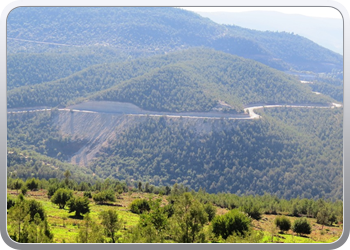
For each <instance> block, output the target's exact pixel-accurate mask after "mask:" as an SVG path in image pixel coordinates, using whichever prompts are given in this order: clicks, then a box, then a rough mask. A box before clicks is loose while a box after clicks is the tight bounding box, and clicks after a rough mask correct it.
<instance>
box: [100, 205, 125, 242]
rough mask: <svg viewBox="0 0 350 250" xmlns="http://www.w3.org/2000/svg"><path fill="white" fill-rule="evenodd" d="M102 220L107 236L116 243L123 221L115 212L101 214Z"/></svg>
mask: <svg viewBox="0 0 350 250" xmlns="http://www.w3.org/2000/svg"><path fill="white" fill-rule="evenodd" d="M100 218H101V220H102V222H101V224H102V226H103V227H104V230H105V232H106V236H108V237H111V238H112V242H113V243H115V242H116V236H115V234H116V233H117V232H118V231H119V229H120V228H121V222H122V221H121V220H120V219H118V214H117V212H116V211H115V210H111V209H110V210H107V211H102V212H101V213H100Z"/></svg>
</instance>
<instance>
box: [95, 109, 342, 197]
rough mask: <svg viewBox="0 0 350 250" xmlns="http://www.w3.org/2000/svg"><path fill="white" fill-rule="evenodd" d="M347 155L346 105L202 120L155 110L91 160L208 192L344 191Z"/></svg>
mask: <svg viewBox="0 0 350 250" xmlns="http://www.w3.org/2000/svg"><path fill="white" fill-rule="evenodd" d="M203 126H204V127H206V128H207V129H204V128H202V127H203ZM200 128H202V129H200ZM201 131H202V132H201ZM342 159H343V156H342V110H331V109H329V110H324V109H295V110H294V109H292V110H291V109H288V108H286V109H281V110H279V111H278V110H277V109H273V110H271V111H270V110H268V111H265V112H264V113H263V119H260V120H257V121H227V120H216V121H215V120H214V121H213V120H208V121H204V122H202V124H196V126H193V124H191V123H186V122H184V121H182V120H181V119H171V118H151V117H150V118H148V120H147V121H146V122H144V123H142V124H139V125H135V126H133V127H132V128H130V129H128V130H127V131H125V132H123V133H121V134H120V135H119V136H118V139H117V140H114V141H112V142H110V143H109V145H108V146H107V147H105V148H104V149H103V150H102V151H101V153H99V155H98V158H97V159H96V160H95V162H93V163H92V164H91V166H90V168H91V169H92V171H93V172H95V173H96V174H97V175H99V176H101V177H102V178H107V177H110V178H117V179H125V178H127V177H129V178H133V179H135V180H138V179H141V180H143V181H150V182H151V183H153V184H156V185H159V184H161V185H173V184H174V183H183V184H184V185H188V186H190V187H191V188H193V189H199V188H200V187H202V188H205V190H207V191H208V192H210V193H212V192H230V193H236V194H245V195H249V194H260V195H262V194H264V192H268V193H270V194H275V195H277V196H278V197H284V198H287V199H290V198H292V197H297V196H300V197H305V198H320V197H326V198H341V197H342V165H343V164H342Z"/></svg>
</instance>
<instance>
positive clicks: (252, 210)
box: [242, 203, 261, 220]
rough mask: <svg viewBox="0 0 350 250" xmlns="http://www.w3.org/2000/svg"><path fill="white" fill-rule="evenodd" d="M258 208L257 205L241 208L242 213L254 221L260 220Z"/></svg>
mask: <svg viewBox="0 0 350 250" xmlns="http://www.w3.org/2000/svg"><path fill="white" fill-rule="evenodd" d="M260 210H261V209H260V207H259V206H257V205H253V204H252V203H250V204H248V205H245V206H243V207H242V211H243V212H245V213H246V214H248V216H249V217H251V218H253V219H254V220H260V219H261V211H260Z"/></svg>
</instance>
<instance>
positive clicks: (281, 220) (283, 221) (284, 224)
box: [275, 216, 292, 232]
mask: <svg viewBox="0 0 350 250" xmlns="http://www.w3.org/2000/svg"><path fill="white" fill-rule="evenodd" d="M275 225H276V226H277V227H278V228H279V229H280V230H281V231H282V232H286V231H288V230H289V229H290V228H291V225H292V224H291V222H290V220H289V219H288V218H287V217H286V216H277V217H276V219H275Z"/></svg>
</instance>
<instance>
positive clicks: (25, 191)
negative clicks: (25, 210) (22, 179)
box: [21, 185, 28, 196]
mask: <svg viewBox="0 0 350 250" xmlns="http://www.w3.org/2000/svg"><path fill="white" fill-rule="evenodd" d="M27 192H28V188H27V187H26V186H25V185H23V186H22V187H21V193H22V194H23V195H24V196H25V195H26V194H27Z"/></svg>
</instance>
